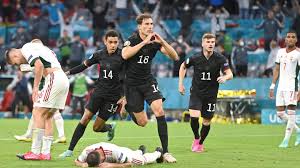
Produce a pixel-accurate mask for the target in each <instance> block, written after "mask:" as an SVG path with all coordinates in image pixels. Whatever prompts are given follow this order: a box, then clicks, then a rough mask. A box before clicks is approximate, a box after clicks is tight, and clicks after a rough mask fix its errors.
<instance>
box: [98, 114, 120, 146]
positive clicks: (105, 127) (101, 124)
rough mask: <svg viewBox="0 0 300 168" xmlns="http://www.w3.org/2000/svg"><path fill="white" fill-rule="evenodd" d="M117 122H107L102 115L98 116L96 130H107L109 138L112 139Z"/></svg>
mask: <svg viewBox="0 0 300 168" xmlns="http://www.w3.org/2000/svg"><path fill="white" fill-rule="evenodd" d="M116 126H117V125H116V122H112V123H110V124H106V121H105V120H103V119H102V118H100V117H96V120H95V122H94V125H93V130H94V131H95V132H107V140H108V141H111V140H112V139H113V138H114V137H115V130H116Z"/></svg>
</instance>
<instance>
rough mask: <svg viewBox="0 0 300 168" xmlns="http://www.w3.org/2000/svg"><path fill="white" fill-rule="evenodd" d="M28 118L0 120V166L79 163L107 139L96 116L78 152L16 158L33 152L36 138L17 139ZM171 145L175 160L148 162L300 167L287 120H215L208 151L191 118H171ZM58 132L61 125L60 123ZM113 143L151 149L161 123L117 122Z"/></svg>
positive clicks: (175, 167)
mask: <svg viewBox="0 0 300 168" xmlns="http://www.w3.org/2000/svg"><path fill="white" fill-rule="evenodd" d="M77 123H78V121H70V120H69V121H65V132H66V136H67V140H68V142H70V138H71V136H72V134H73V131H74V129H75V127H76V125H77ZM27 124H28V120H14V119H1V120H0V130H1V131H0V132H1V134H0V167H1V168H2V167H3V168H4V167H5V168H17V167H18V168H20V167H21V168H27V167H47V168H48V167H53V168H54V167H64V168H68V167H76V166H74V163H73V161H74V160H75V158H76V156H77V155H78V154H79V153H80V152H81V150H83V149H84V148H85V147H86V146H88V145H90V144H93V143H98V142H100V141H106V134H102V133H94V132H93V131H92V124H93V123H92V122H91V123H90V125H89V127H88V128H87V129H86V132H85V135H84V136H83V138H82V139H81V140H80V141H79V143H78V144H77V146H76V148H75V152H74V154H75V155H74V156H73V157H72V158H67V159H65V160H60V159H59V158H58V157H57V156H58V155H59V154H60V153H62V152H63V151H64V150H65V149H67V147H68V143H67V144H54V145H53V146H52V148H53V149H52V160H51V161H23V160H19V159H17V158H16V156H15V155H16V154H17V153H23V152H27V151H29V149H30V146H31V143H26V142H18V141H16V140H14V138H13V136H14V135H15V134H23V133H24V132H25V130H26V129H27ZM168 128H169V150H170V152H171V153H173V154H174V156H175V157H176V158H177V163H175V164H167V163H164V164H153V165H147V166H145V167H151V168H152V167H153V168H154V167H170V168H253V167H259V168H286V167H298V166H297V165H299V163H300V146H299V147H294V145H293V144H294V142H295V135H293V137H292V138H291V141H290V147H289V148H287V149H279V148H278V147H277V146H278V144H279V143H280V142H281V140H282V138H283V134H284V129H285V127H284V125H277V126H264V125H233V124H227V125H220V124H213V125H212V127H211V131H210V134H209V136H208V137H207V139H206V141H205V149H206V152H204V153H192V152H191V151H190V147H191V143H192V138H193V137H192V131H191V129H190V126H189V123H168ZM54 131H55V133H56V130H55V129H54ZM112 142H113V143H115V144H117V145H120V146H125V147H129V148H131V149H136V148H137V147H138V146H139V145H140V144H144V145H146V147H147V150H148V151H153V150H154V149H155V147H156V146H159V145H160V141H159V138H158V136H157V129H156V123H155V122H153V123H151V122H150V123H148V125H147V126H146V127H145V128H141V127H137V126H136V125H135V124H134V123H133V122H125V121H121V122H118V123H117V129H116V136H115V139H114V140H113V141H112Z"/></svg>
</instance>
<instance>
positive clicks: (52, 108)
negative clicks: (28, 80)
mask: <svg viewBox="0 0 300 168" xmlns="http://www.w3.org/2000/svg"><path fill="white" fill-rule="evenodd" d="M5 56H6V60H7V62H8V63H9V64H11V65H21V64H29V65H31V66H32V67H34V83H33V91H32V101H33V102H34V104H33V111H32V115H33V123H34V130H33V136H32V145H31V151H30V152H27V153H25V154H18V155H17V157H19V158H20V159H23V160H51V155H50V148H51V143H52V141H53V128H52V119H53V114H54V112H56V111H57V109H64V107H65V101H66V98H67V94H68V91H69V80H68V77H67V76H66V75H65V73H64V72H63V70H62V68H61V66H60V64H59V62H58V60H57V58H56V56H55V53H54V52H53V51H52V50H50V49H49V48H48V47H46V46H44V45H43V44H42V43H35V42H29V43H26V44H25V45H24V46H23V47H22V48H20V49H16V48H11V49H9V50H7V51H6V53H5ZM42 77H45V85H44V87H43V89H42V90H41V91H40V92H39V84H40V81H41V79H42Z"/></svg>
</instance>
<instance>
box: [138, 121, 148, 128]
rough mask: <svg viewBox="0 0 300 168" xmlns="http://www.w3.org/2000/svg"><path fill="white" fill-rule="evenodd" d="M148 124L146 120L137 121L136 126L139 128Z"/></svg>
mask: <svg viewBox="0 0 300 168" xmlns="http://www.w3.org/2000/svg"><path fill="white" fill-rule="evenodd" d="M147 123H148V120H139V121H138V125H139V126H141V127H145V126H146V125H147Z"/></svg>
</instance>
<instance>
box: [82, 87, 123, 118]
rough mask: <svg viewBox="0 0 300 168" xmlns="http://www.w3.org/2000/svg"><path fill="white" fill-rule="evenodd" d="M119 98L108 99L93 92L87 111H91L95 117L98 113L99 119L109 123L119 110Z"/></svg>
mask: <svg viewBox="0 0 300 168" xmlns="http://www.w3.org/2000/svg"><path fill="white" fill-rule="evenodd" d="M118 100H119V97H116V99H111V98H107V97H104V96H101V95H99V94H97V93H96V92H93V93H92V95H91V98H90V100H89V102H88V103H87V105H86V107H85V108H86V109H88V110H89V111H91V112H92V113H93V114H94V115H95V114H96V113H97V112H98V117H100V118H101V119H103V120H105V121H107V120H108V119H109V118H110V117H111V116H112V115H113V114H114V113H115V112H116V111H117V109H118V106H119V105H118V104H117V102H118Z"/></svg>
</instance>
